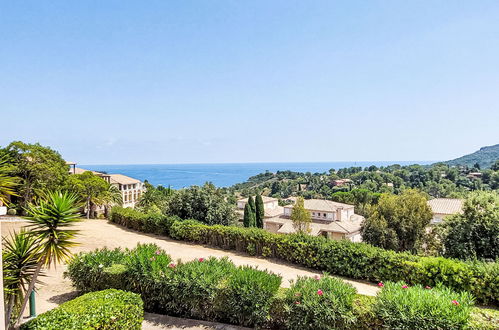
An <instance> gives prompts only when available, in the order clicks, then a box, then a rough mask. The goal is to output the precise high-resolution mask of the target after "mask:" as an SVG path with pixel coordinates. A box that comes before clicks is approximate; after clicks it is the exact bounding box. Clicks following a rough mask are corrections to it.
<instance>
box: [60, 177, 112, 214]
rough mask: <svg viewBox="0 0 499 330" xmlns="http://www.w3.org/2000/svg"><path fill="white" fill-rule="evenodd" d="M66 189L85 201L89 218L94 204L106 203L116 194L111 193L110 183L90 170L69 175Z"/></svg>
mask: <svg viewBox="0 0 499 330" xmlns="http://www.w3.org/2000/svg"><path fill="white" fill-rule="evenodd" d="M68 190H69V191H71V192H73V193H75V194H76V195H77V196H78V197H80V199H81V200H82V201H84V202H85V214H86V217H87V219H89V218H90V214H91V213H92V209H93V207H94V206H95V205H107V204H109V203H110V201H111V199H114V198H115V197H116V195H115V194H113V193H112V191H113V190H112V189H111V188H110V184H109V183H107V181H106V180H104V179H103V178H101V177H99V176H97V175H95V174H93V173H92V172H90V171H86V172H83V173H82V174H74V175H71V176H70V177H69V179H68ZM114 191H115V190H114ZM120 199H121V194H120Z"/></svg>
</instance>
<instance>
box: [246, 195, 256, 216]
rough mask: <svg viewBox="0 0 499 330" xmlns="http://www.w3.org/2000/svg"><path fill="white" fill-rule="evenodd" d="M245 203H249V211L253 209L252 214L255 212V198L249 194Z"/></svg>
mask: <svg viewBox="0 0 499 330" xmlns="http://www.w3.org/2000/svg"><path fill="white" fill-rule="evenodd" d="M247 204H249V206H250V207H251V211H253V214H255V213H256V205H255V200H254V199H253V196H250V197H249V198H248V203H247Z"/></svg>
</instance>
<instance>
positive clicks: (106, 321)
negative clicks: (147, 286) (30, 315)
mask: <svg viewBox="0 0 499 330" xmlns="http://www.w3.org/2000/svg"><path fill="white" fill-rule="evenodd" d="M143 316H144V309H143V304H142V300H141V299H140V296H139V295H138V294H135V293H131V292H124V291H120V290H115V289H109V290H104V291H97V292H91V293H87V294H84V295H83V296H80V297H78V298H76V299H73V300H71V301H68V302H65V303H63V304H62V305H60V306H59V307H57V308H54V309H52V310H50V311H48V312H46V313H43V314H40V315H39V316H38V317H36V318H35V319H33V320H31V321H28V322H27V323H25V324H23V325H22V326H21V329H22V330H28V329H37V330H41V329H43V330H50V329H54V330H56V329H74V330H76V329H102V330H105V329H116V330H122V329H141V328H142V320H143Z"/></svg>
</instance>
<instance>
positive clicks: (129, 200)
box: [67, 162, 145, 208]
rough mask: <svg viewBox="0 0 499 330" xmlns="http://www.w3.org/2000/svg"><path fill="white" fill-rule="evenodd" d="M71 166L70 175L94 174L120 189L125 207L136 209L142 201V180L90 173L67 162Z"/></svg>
mask: <svg viewBox="0 0 499 330" xmlns="http://www.w3.org/2000/svg"><path fill="white" fill-rule="evenodd" d="M67 164H68V165H69V173H70V174H82V173H84V172H87V171H89V172H92V173H93V174H95V175H97V176H100V177H101V178H102V179H104V180H106V181H107V182H108V183H109V184H111V185H113V186H115V187H116V188H118V190H119V191H120V192H121V197H122V198H123V207H131V208H134V207H135V204H137V202H138V201H139V200H140V196H141V195H142V194H143V193H144V191H145V186H144V183H143V182H142V181H140V180H137V179H134V178H131V177H129V176H126V175H123V174H107V173H102V172H96V171H90V170H86V169H83V168H79V167H76V163H70V162H67Z"/></svg>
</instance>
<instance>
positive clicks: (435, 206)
mask: <svg viewBox="0 0 499 330" xmlns="http://www.w3.org/2000/svg"><path fill="white" fill-rule="evenodd" d="M428 205H429V206H430V208H431V211H432V212H433V219H431V224H437V223H440V222H442V220H443V219H444V218H445V217H447V216H449V215H453V214H458V213H461V212H462V209H463V200H462V199H455V198H434V199H432V200H429V201H428Z"/></svg>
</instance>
